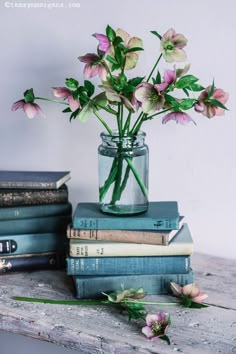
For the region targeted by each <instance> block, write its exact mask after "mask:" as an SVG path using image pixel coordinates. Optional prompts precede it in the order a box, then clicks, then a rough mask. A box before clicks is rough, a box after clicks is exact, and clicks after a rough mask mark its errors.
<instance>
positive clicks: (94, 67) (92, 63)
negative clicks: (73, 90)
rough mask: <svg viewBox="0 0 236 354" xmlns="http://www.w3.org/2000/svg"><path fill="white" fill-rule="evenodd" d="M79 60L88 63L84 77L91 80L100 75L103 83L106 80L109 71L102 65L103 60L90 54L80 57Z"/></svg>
mask: <svg viewBox="0 0 236 354" xmlns="http://www.w3.org/2000/svg"><path fill="white" fill-rule="evenodd" d="M79 60H80V61H81V62H82V63H86V65H85V67H84V77H85V79H90V78H91V77H94V76H96V75H99V77H100V79H101V80H102V81H104V80H106V77H107V74H108V72H107V69H106V68H105V66H104V65H103V64H102V63H101V58H100V57H99V56H98V55H96V54H93V53H88V54H86V55H83V56H81V57H79Z"/></svg>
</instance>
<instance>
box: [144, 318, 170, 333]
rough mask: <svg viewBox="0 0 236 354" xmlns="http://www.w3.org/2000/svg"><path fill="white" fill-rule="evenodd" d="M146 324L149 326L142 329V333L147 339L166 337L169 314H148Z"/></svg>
mask: <svg viewBox="0 0 236 354" xmlns="http://www.w3.org/2000/svg"><path fill="white" fill-rule="evenodd" d="M146 324H147V326H145V327H143V328H142V333H143V334H144V335H145V336H146V337H147V338H149V339H151V338H153V337H162V336H165V335H166V331H167V329H168V326H169V314H168V313H164V312H159V313H158V314H156V315H153V314H148V315H147V316H146Z"/></svg>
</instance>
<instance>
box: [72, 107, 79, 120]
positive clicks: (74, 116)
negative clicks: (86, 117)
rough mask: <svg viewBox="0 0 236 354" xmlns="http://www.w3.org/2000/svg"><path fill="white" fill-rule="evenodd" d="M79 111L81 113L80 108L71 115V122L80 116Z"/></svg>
mask: <svg viewBox="0 0 236 354" xmlns="http://www.w3.org/2000/svg"><path fill="white" fill-rule="evenodd" d="M79 111H80V108H78V109H76V111H74V112H72V113H71V115H70V122H71V120H72V119H75V118H76V117H77V116H78V113H79Z"/></svg>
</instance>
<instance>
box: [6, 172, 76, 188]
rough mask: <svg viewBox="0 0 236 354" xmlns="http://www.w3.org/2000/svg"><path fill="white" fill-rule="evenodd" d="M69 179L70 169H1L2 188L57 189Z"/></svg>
mask: <svg viewBox="0 0 236 354" xmlns="http://www.w3.org/2000/svg"><path fill="white" fill-rule="evenodd" d="M69 179H70V172H69V171H4V170H0V188H34V189H57V188H59V187H60V186H62V185H63V184H64V183H66V182H67V181H68V180H69Z"/></svg>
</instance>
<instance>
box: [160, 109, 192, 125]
mask: <svg viewBox="0 0 236 354" xmlns="http://www.w3.org/2000/svg"><path fill="white" fill-rule="evenodd" d="M170 120H175V121H176V122H178V123H180V124H182V125H185V124H186V123H188V122H190V121H192V122H193V123H194V124H196V123H195V122H194V120H193V119H192V118H191V117H190V116H189V115H188V114H187V113H184V112H171V113H168V114H167V115H166V116H165V117H163V119H162V123H163V124H165V123H167V122H169V121H170Z"/></svg>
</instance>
